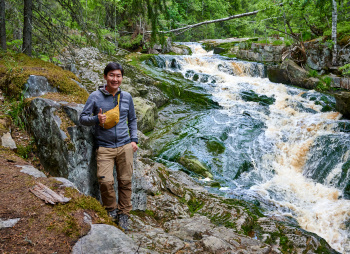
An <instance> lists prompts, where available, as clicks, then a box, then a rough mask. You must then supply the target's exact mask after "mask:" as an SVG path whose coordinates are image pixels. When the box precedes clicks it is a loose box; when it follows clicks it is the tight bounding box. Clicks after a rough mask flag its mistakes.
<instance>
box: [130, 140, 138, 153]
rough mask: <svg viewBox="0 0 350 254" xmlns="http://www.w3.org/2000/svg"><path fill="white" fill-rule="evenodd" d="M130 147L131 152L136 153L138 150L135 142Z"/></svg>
mask: <svg viewBox="0 0 350 254" xmlns="http://www.w3.org/2000/svg"><path fill="white" fill-rule="evenodd" d="M131 146H132V150H133V151H134V152H136V151H137V149H138V146H137V144H136V142H131Z"/></svg>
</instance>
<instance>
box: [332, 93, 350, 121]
mask: <svg viewBox="0 0 350 254" xmlns="http://www.w3.org/2000/svg"><path fill="white" fill-rule="evenodd" d="M334 97H335V100H336V104H335V108H336V109H337V111H339V112H340V113H342V114H343V116H344V117H346V118H347V119H350V92H338V93H334Z"/></svg>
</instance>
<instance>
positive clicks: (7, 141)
mask: <svg viewBox="0 0 350 254" xmlns="http://www.w3.org/2000/svg"><path fill="white" fill-rule="evenodd" d="M1 145H2V146H3V147H8V148H10V149H17V146H16V143H15V141H14V140H13V139H12V137H11V134H10V132H7V133H5V134H4V135H2V137H1Z"/></svg>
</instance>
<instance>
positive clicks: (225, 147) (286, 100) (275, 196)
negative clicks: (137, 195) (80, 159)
mask: <svg viewBox="0 0 350 254" xmlns="http://www.w3.org/2000/svg"><path fill="white" fill-rule="evenodd" d="M185 45H187V46H189V47H190V48H191V50H192V52H193V54H192V55H189V56H173V55H171V56H170V55H159V56H154V57H153V58H152V59H151V60H149V61H148V62H147V65H148V66H151V67H149V68H153V69H157V70H159V72H160V71H164V72H166V73H167V74H169V73H173V74H181V76H182V77H183V79H182V80H183V82H186V80H187V81H188V82H191V84H192V85H193V86H195V87H198V88H200V89H203V90H204V91H205V92H206V93H207V94H208V95H209V96H210V97H211V100H213V101H215V102H216V103H217V104H218V105H220V108H209V109H205V110H203V109H201V110H197V111H196V110H194V109H193V108H191V106H186V105H179V107H178V109H177V110H176V111H171V110H172V109H173V108H165V109H164V110H163V111H161V112H160V115H161V117H164V118H166V115H169V114H171V115H172V119H170V120H169V121H170V122H171V123H170V124H168V125H167V127H168V130H167V131H164V130H162V131H159V132H157V131H155V134H153V135H154V136H157V137H158V138H159V137H161V138H159V139H158V140H157V141H155V142H156V144H155V146H157V148H158V152H159V159H160V160H162V162H165V163H168V164H167V165H168V166H170V167H171V168H173V169H174V170H177V169H184V168H183V165H180V164H179V163H178V158H179V157H181V156H192V157H193V158H196V159H198V161H199V162H200V163H201V164H202V165H203V166H204V167H205V168H207V169H208V170H209V171H210V172H211V173H212V174H213V176H214V180H215V181H218V182H219V183H220V184H221V186H222V187H221V188H220V190H219V191H220V192H221V193H223V194H224V195H226V196H227V197H240V198H243V199H247V200H249V199H251V200H253V199H258V200H259V201H260V203H261V205H262V207H263V208H265V209H266V211H267V212H266V213H267V214H268V215H271V216H272V215H273V216H276V215H283V216H289V217H291V218H294V219H295V220H296V221H297V222H298V223H299V225H300V226H301V227H302V228H303V229H305V230H308V231H311V232H314V233H316V234H318V235H319V236H321V237H323V238H324V239H325V240H326V241H327V242H328V243H329V244H330V245H331V246H332V247H333V248H334V249H336V250H338V251H340V252H342V253H350V200H348V199H349V198H350V183H349V180H350V171H349V168H350V135H349V132H350V122H349V121H347V120H342V119H341V114H340V113H338V112H335V110H334V105H335V101H334V98H332V97H330V96H328V95H324V94H321V93H318V92H316V91H313V90H311V91H309V90H304V89H300V88H295V87H291V86H287V85H283V84H277V83H272V82H270V81H269V80H268V79H267V78H266V72H265V67H264V65H263V64H260V63H254V62H247V61H240V60H237V59H232V58H227V57H222V56H218V55H215V54H213V53H212V52H207V51H205V50H204V49H203V48H202V47H201V45H200V44H198V43H187V44H185ZM164 126H166V125H164ZM151 137H152V135H151ZM192 157H191V158H192Z"/></svg>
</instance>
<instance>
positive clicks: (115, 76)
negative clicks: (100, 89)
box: [104, 70, 123, 91]
mask: <svg viewBox="0 0 350 254" xmlns="http://www.w3.org/2000/svg"><path fill="white" fill-rule="evenodd" d="M104 78H105V80H106V81H107V89H111V91H115V90H117V89H118V88H119V86H120V85H121V83H122V81H123V76H122V72H121V71H120V70H114V71H109V72H108V73H107V75H104Z"/></svg>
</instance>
